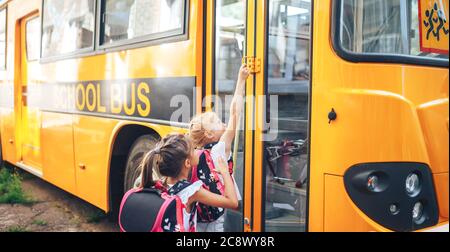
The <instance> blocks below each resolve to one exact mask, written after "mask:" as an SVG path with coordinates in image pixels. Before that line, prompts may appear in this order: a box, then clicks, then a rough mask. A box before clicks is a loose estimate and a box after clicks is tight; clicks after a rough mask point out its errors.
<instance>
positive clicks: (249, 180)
mask: <svg viewBox="0 0 450 252" xmlns="http://www.w3.org/2000/svg"><path fill="white" fill-rule="evenodd" d="M256 1H257V0H247V37H246V43H247V50H246V56H247V57H254V56H255V46H256V41H255V33H256V27H255V25H256V24H255V21H254V20H255V18H254V17H255V13H256V6H255V5H256ZM254 83H255V76H254V75H250V77H249V78H248V79H247V85H246V95H247V101H246V106H245V114H246V117H245V137H244V139H245V154H244V157H245V160H244V165H245V173H244V186H245V187H244V218H245V219H247V220H248V223H247V224H246V225H245V226H244V231H245V232H250V231H258V227H255V222H256V225H257V222H258V220H257V216H254V212H255V210H254V208H253V207H258V206H256V205H255V204H254V197H256V196H257V195H258V194H260V193H258V192H255V191H254V186H253V176H254V174H253V170H254V163H253V160H254V159H253V158H254V157H253V154H254V153H253V134H254V131H253V125H254V120H255V119H254V106H255V105H254V101H253V100H252V96H253V94H254Z"/></svg>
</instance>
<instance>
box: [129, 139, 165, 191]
mask: <svg viewBox="0 0 450 252" xmlns="http://www.w3.org/2000/svg"><path fill="white" fill-rule="evenodd" d="M158 142H159V139H158V138H157V137H155V136H153V135H144V136H141V137H139V138H138V139H137V140H136V141H135V142H134V144H133V146H131V150H130V153H129V154H128V158H127V165H126V169H125V179H124V184H123V186H124V192H127V191H129V190H130V189H132V188H134V187H136V186H139V185H140V175H141V169H140V165H141V163H142V159H143V158H144V156H145V154H147V153H148V152H149V151H151V150H152V149H153V148H155V146H156V144H157V143H158ZM153 174H154V179H156V178H155V176H157V174H155V173H153ZM158 177H159V176H158Z"/></svg>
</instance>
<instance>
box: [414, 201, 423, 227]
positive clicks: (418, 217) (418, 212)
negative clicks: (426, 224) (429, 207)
mask: <svg viewBox="0 0 450 252" xmlns="http://www.w3.org/2000/svg"><path fill="white" fill-rule="evenodd" d="M422 216H423V205H422V203H421V202H417V203H416V204H415V205H414V208H413V211H412V218H413V221H414V222H415V223H416V224H417V225H420V224H421V222H423V218H422Z"/></svg>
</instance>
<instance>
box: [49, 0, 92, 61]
mask: <svg viewBox="0 0 450 252" xmlns="http://www.w3.org/2000/svg"><path fill="white" fill-rule="evenodd" d="M94 4H95V1H94V0H79V1H73V0H45V1H44V16H43V31H42V55H43V56H44V57H49V56H56V55H61V54H67V53H71V52H75V51H77V50H79V49H84V48H89V47H92V46H93V43H94V40H93V39H94V27H95V17H94Z"/></svg>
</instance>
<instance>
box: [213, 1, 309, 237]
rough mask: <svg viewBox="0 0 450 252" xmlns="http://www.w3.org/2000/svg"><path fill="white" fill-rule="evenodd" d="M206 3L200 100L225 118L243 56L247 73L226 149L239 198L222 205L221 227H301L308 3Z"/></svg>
mask: <svg viewBox="0 0 450 252" xmlns="http://www.w3.org/2000/svg"><path fill="white" fill-rule="evenodd" d="M211 2H212V4H210V5H209V6H208V7H207V9H208V17H207V20H208V22H207V39H208V41H207V57H206V65H207V74H206V83H212V84H213V85H212V86H208V85H207V86H206V95H209V94H213V95H214V98H213V99H212V100H211V101H210V102H206V104H212V107H211V109H214V110H215V111H216V112H217V113H219V114H220V115H221V116H222V118H223V120H224V121H227V118H228V113H229V102H230V101H231V98H232V95H233V92H234V89H235V83H236V80H237V76H238V72H239V68H240V65H241V64H242V62H244V63H246V64H247V65H248V66H249V67H250V69H251V71H252V73H253V74H252V75H251V76H250V77H249V78H248V80H247V86H246V102H245V113H244V114H243V116H242V118H241V121H240V124H239V131H238V132H237V134H236V138H235V142H234V148H233V155H234V156H233V159H234V164H235V174H234V176H235V179H236V182H237V184H238V187H239V190H240V194H241V196H242V201H241V204H240V209H239V211H231V210H228V211H227V213H226V218H225V231H231V232H233V231H277V232H278V231H304V230H305V227H306V226H305V223H306V209H307V207H306V203H307V168H308V167H307V164H308V162H307V161H308V155H307V154H308V150H307V146H308V128H309V126H308V125H309V116H308V108H309V79H310V78H309V63H310V62H309V38H310V29H309V27H310V9H311V8H310V4H311V3H310V2H309V1H300V0H292V1H280V0H276V1H275V0H273V1H259V0H227V1H225V0H216V1H211ZM209 3H210V2H209V1H208V4H209ZM266 94H268V95H267V96H265V95H266ZM207 107H208V106H207ZM266 108H267V109H266ZM207 109H208V108H207Z"/></svg>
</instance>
